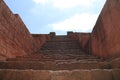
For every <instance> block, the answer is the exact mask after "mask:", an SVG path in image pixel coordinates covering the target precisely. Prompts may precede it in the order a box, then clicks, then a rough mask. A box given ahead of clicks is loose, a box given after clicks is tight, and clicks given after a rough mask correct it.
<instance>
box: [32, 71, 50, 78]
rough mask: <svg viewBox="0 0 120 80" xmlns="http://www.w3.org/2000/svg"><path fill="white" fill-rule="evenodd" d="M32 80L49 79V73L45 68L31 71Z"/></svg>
mask: <svg viewBox="0 0 120 80" xmlns="http://www.w3.org/2000/svg"><path fill="white" fill-rule="evenodd" d="M32 76H33V78H32V80H51V73H50V71H47V70H41V71H40V70H38V71H33V75H32Z"/></svg>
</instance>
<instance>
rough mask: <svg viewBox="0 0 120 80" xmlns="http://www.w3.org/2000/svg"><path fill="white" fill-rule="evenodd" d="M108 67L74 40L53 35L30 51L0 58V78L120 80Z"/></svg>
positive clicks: (113, 70)
mask: <svg viewBox="0 0 120 80" xmlns="http://www.w3.org/2000/svg"><path fill="white" fill-rule="evenodd" d="M110 68H111V66H110V64H109V63H108V62H106V61H102V60H101V59H99V58H98V57H96V56H93V55H90V54H87V53H85V52H84V51H82V49H81V48H80V46H79V43H78V42H77V41H76V40H73V39H70V38H68V37H67V36H55V37H54V38H53V39H51V40H49V41H47V42H46V43H45V44H44V45H43V46H42V47H41V48H40V50H39V51H37V52H35V53H34V54H30V55H26V56H22V57H16V58H9V59H7V60H6V61H0V80H120V77H119V74H120V70H119V69H117V70H116V69H110Z"/></svg>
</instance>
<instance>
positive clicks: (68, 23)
mask: <svg viewBox="0 0 120 80" xmlns="http://www.w3.org/2000/svg"><path fill="white" fill-rule="evenodd" d="M97 17H98V14H87V13H83V14H76V15H74V16H72V17H71V18H69V19H65V20H64V21H61V22H58V23H54V24H49V26H51V27H52V28H53V30H55V31H81V32H86V31H89V30H91V29H92V28H93V27H94V24H95V22H96V20H97Z"/></svg>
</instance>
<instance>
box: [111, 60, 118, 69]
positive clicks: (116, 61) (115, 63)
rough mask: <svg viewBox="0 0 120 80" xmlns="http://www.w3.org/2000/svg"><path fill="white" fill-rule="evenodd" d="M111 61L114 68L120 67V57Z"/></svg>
mask: <svg viewBox="0 0 120 80" xmlns="http://www.w3.org/2000/svg"><path fill="white" fill-rule="evenodd" d="M110 63H111V65H112V68H120V58H116V59H113V60H112V61H111V62H110Z"/></svg>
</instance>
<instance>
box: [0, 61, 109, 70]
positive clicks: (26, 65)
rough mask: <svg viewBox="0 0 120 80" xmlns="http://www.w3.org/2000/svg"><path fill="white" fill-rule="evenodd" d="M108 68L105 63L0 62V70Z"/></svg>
mask: <svg viewBox="0 0 120 80" xmlns="http://www.w3.org/2000/svg"><path fill="white" fill-rule="evenodd" d="M101 68H105V69H106V68H107V69H108V68H110V65H109V64H107V63H105V62H93V61H86V62H85V61H83V62H77V61H74V62H70V63H68V62H66V61H62V62H57V61H56V62H54V61H4V62H0V69H35V70H73V69H101Z"/></svg>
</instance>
